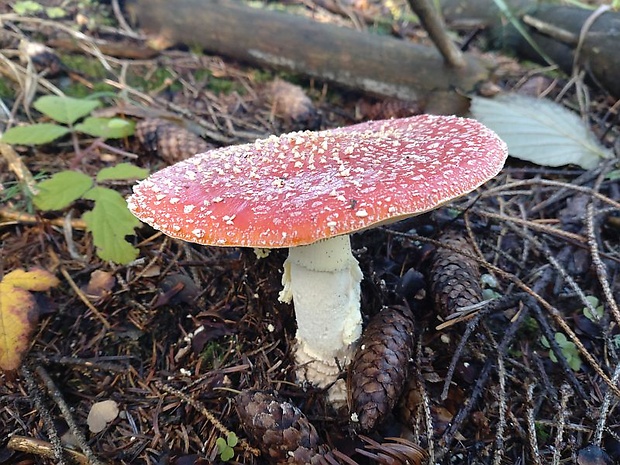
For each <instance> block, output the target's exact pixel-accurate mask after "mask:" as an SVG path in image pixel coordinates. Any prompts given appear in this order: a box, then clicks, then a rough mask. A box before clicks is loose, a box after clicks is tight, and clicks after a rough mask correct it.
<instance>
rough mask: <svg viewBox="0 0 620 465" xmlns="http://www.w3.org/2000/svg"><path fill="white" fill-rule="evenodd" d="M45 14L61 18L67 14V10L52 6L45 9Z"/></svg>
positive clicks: (51, 17) (49, 16) (53, 17)
mask: <svg viewBox="0 0 620 465" xmlns="http://www.w3.org/2000/svg"><path fill="white" fill-rule="evenodd" d="M45 14H46V15H47V17H48V18H50V19H59V18H64V17H65V16H67V12H66V11H65V10H63V9H62V8H60V7H58V6H52V7H49V8H46V9H45Z"/></svg>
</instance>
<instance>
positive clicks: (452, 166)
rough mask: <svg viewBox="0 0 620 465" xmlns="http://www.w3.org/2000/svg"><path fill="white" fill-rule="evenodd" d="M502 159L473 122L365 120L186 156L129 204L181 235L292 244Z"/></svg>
mask: <svg viewBox="0 0 620 465" xmlns="http://www.w3.org/2000/svg"><path fill="white" fill-rule="evenodd" d="M506 157H507V148H506V145H505V144H504V142H502V141H501V140H500V139H499V137H498V136H497V135H496V134H495V133H494V132H492V131H491V130H490V129H488V128H486V127H485V126H483V125H482V124H481V123H479V122H477V121H475V120H470V119H465V118H457V117H454V116H432V115H421V116H414V117H412V118H403V119H393V120H384V121H372V122H367V123H362V124H357V125H354V126H349V127H345V128H338V129H330V130H326V131H320V132H309V131H307V132H294V133H290V134H284V135H282V136H280V137H276V136H271V137H269V138H267V139H261V140H257V141H256V142H254V143H251V144H244V145H237V146H230V147H224V148H219V149H215V150H211V151H209V152H205V153H201V154H198V155H195V156H194V157H192V158H189V159H187V160H184V161H182V162H180V163H177V164H176V165H173V166H169V167H167V168H165V169H163V170H161V171H159V172H157V173H155V174H153V175H152V176H150V177H149V178H148V179H146V180H144V181H142V182H141V183H139V184H138V185H136V186H135V187H134V194H133V195H132V196H131V197H130V198H129V200H128V204H129V208H130V210H131V211H132V212H133V213H134V214H135V215H136V216H137V217H138V218H140V219H141V220H142V221H144V222H146V223H148V224H150V225H151V226H153V227H154V228H156V229H158V230H160V231H162V232H163V233H165V234H167V235H169V236H172V237H175V238H179V239H183V240H186V241H190V242H196V243H199V244H210V245H218V246H244V247H245V246H247V247H265V248H275V247H291V246H296V245H306V244H310V243H313V242H316V241H318V240H320V239H324V238H328V237H333V236H337V235H342V234H349V233H352V232H355V231H358V230H361V229H365V228H368V227H370V226H373V225H376V224H378V223H386V222H392V221H397V220H399V219H402V218H405V217H407V216H412V215H415V214H418V213H422V212H425V211H428V210H432V209H434V208H436V207H437V206H439V205H441V204H443V203H446V202H448V201H450V200H452V199H454V198H456V197H459V196H461V195H463V194H466V193H468V192H470V191H472V190H474V189H475V188H477V187H478V186H480V185H481V184H483V183H484V182H486V181H487V180H489V179H490V178H492V177H493V176H495V175H496V174H497V173H498V172H499V171H500V169H501V168H502V166H503V165H504V162H505V160H506Z"/></svg>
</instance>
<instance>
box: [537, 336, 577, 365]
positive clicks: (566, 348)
mask: <svg viewBox="0 0 620 465" xmlns="http://www.w3.org/2000/svg"><path fill="white" fill-rule="evenodd" d="M540 342H541V344H542V345H543V347H545V348H547V349H550V348H551V344H549V340H548V339H547V338H546V337H544V336H543V337H542V338H541V341H540ZM555 342H557V343H558V345H559V346H560V349H561V350H562V355H563V356H564V358H565V359H566V361H567V362H568V366H569V367H571V369H572V370H573V371H579V370H581V358H580V357H579V350H578V349H577V346H576V345H575V343H574V342H573V341H569V340H568V339H567V338H566V335H565V334H564V333H559V332H558V333H555ZM549 358H550V359H551V361H552V362H553V363H557V362H558V359H557V357H556V356H555V354H554V353H553V351H549Z"/></svg>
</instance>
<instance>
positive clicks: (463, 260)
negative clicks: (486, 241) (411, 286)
mask: <svg viewBox="0 0 620 465" xmlns="http://www.w3.org/2000/svg"><path fill="white" fill-rule="evenodd" d="M439 241H440V242H441V243H443V244H446V245H449V246H451V247H453V248H455V249H457V250H461V251H463V252H466V253H469V254H470V255H474V253H475V252H474V249H473V247H472V246H471V244H470V243H469V242H468V241H467V240H466V239H465V238H464V237H460V236H458V235H456V234H455V233H453V232H448V233H445V234H443V235H442V236H441V237H440V238H439ZM429 282H430V286H431V293H432V296H433V301H434V303H435V310H436V311H437V313H438V314H439V315H440V316H441V317H443V318H446V317H447V316H448V315H451V314H453V313H455V312H457V311H458V310H459V308H461V307H466V306H468V305H473V304H477V303H479V302H480V301H482V288H481V287H480V270H479V268H478V264H477V263H476V261H475V260H472V259H471V258H467V257H464V256H463V255H461V254H460V253H458V252H454V251H452V250H449V249H445V248H438V249H437V251H436V252H435V255H434V256H433V259H432V264H431V272H430V276H429Z"/></svg>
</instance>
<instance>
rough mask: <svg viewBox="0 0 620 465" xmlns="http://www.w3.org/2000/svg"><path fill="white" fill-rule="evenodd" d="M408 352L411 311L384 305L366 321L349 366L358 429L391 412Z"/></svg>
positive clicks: (351, 401) (368, 427)
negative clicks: (384, 306)
mask: <svg viewBox="0 0 620 465" xmlns="http://www.w3.org/2000/svg"><path fill="white" fill-rule="evenodd" d="M412 355H413V315H412V314H411V311H410V310H409V309H408V308H404V307H389V308H384V309H383V310H382V311H381V312H380V313H378V314H377V315H375V316H374V317H373V318H372V320H370V323H368V326H367V327H366V329H365V330H364V333H363V334H362V338H361V340H360V346H359V348H358V349H357V352H356V353H355V357H354V358H353V363H351V366H350V369H349V397H350V399H349V405H350V406H351V412H352V414H355V415H357V420H358V421H359V427H360V429H361V430H363V431H370V430H372V429H374V428H375V427H376V426H378V425H380V424H381V423H382V422H383V421H384V420H385V419H386V416H387V415H388V414H389V413H390V412H391V411H392V408H394V405H395V404H396V402H397V401H398V399H399V397H400V395H401V392H402V389H403V386H404V384H405V381H406V379H407V371H408V365H409V360H410V359H411V357H412Z"/></svg>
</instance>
